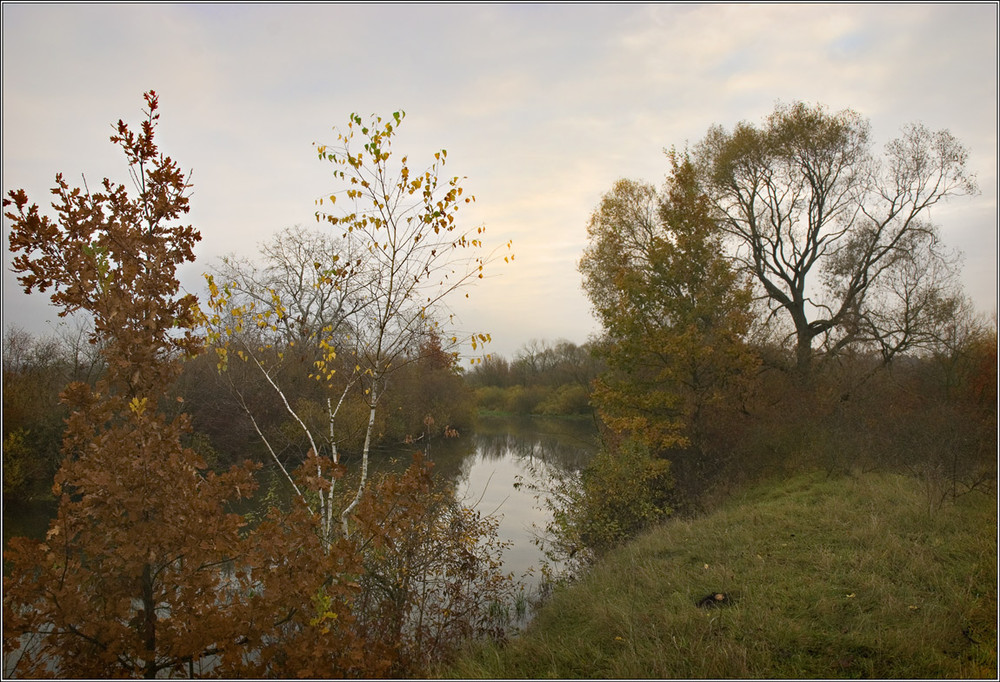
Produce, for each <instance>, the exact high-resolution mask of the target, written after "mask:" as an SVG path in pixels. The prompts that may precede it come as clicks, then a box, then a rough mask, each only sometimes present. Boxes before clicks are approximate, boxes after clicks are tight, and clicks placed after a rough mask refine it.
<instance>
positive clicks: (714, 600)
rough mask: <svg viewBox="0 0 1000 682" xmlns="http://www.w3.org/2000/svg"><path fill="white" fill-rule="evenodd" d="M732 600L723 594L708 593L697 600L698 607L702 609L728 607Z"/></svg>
mask: <svg viewBox="0 0 1000 682" xmlns="http://www.w3.org/2000/svg"><path fill="white" fill-rule="evenodd" d="M732 603H733V602H732V599H730V598H729V595H728V594H726V593H725V592H710V593H709V594H706V595H705V596H704V597H702V598H701V599H699V600H698V606H699V607H701V608H703V609H712V608H716V607H718V606H729V605H730V604H732Z"/></svg>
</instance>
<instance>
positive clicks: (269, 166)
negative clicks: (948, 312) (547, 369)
mask: <svg viewBox="0 0 1000 682" xmlns="http://www.w3.org/2000/svg"><path fill="white" fill-rule="evenodd" d="M148 89H155V90H156V91H157V92H158V93H159V95H160V107H161V120H160V127H159V131H158V135H159V141H160V144H161V149H162V150H163V151H164V152H165V153H167V154H169V155H170V156H172V157H173V158H175V159H176V160H177V161H178V162H179V163H180V164H181V166H182V167H184V168H188V169H193V173H194V174H193V182H194V195H193V198H192V205H193V208H192V212H191V214H190V221H191V222H192V223H193V224H194V225H195V227H197V228H198V229H200V230H201V233H202V237H203V239H202V241H201V242H200V244H199V246H198V249H197V255H198V262H197V263H196V264H195V265H193V266H190V267H187V268H185V270H184V271H183V277H182V280H183V284H184V285H185V287H186V288H188V289H189V290H191V291H195V292H200V291H201V279H200V273H201V272H203V271H204V270H205V269H207V267H208V266H209V265H210V264H211V263H212V262H213V261H215V260H216V259H217V258H218V257H220V256H221V255H223V254H226V253H237V254H241V255H248V256H249V255H253V254H254V253H255V252H256V246H257V245H258V244H259V243H260V242H261V241H264V240H267V239H268V238H269V237H270V236H271V235H272V234H273V233H274V232H276V231H278V230H280V229H282V228H284V227H287V226H291V225H295V224H303V225H316V223H315V220H314V217H313V213H314V211H315V207H314V203H313V202H314V200H315V199H316V198H317V197H319V196H322V195H325V194H329V192H330V190H331V188H332V187H334V185H333V183H332V181H331V178H330V175H329V165H328V164H324V163H322V162H320V161H318V160H317V158H316V153H315V150H314V148H313V143H314V142H320V143H322V142H333V141H334V135H333V133H332V128H333V127H334V126H341V127H343V126H344V125H345V124H346V122H347V119H348V115H349V114H350V113H352V112H357V113H359V114H361V115H362V116H367V115H369V114H372V113H379V114H383V115H389V114H391V112H392V111H395V110H397V109H403V110H405V111H406V113H407V117H406V121H405V123H404V124H403V126H402V128H401V129H400V133H399V138H398V140H397V141H396V143H395V147H394V148H395V149H396V150H397V151H399V152H408V153H409V154H410V160H411V162H412V163H414V165H416V166H421V167H422V166H423V165H425V164H424V163H423V162H419V160H421V159H429V158H430V155H431V154H433V152H434V151H436V150H437V149H441V148H445V149H447V150H448V166H447V167H446V173H447V174H448V175H452V174H455V175H462V176H467V178H468V179H467V180H466V181H465V187H466V191H469V192H472V193H473V194H475V196H476V199H477V201H476V203H475V204H473V205H472V206H471V207H470V208H468V209H466V208H463V211H462V212H460V213H459V217H460V219H461V220H465V221H467V222H466V224H467V225H470V226H472V225H478V224H480V223H482V224H485V225H486V228H487V232H486V243H487V245H488V246H489V245H491V244H492V245H499V244H503V243H505V242H506V241H507V240H509V239H510V240H513V242H514V247H513V250H514V252H515V254H516V258H515V260H514V262H513V264H511V265H502V264H501V267H496V268H494V269H493V272H492V273H491V274H492V275H493V276H491V277H489V278H488V279H486V280H485V281H483V282H482V283H481V284H480V285H478V286H477V288H476V289H474V290H473V291H472V292H471V294H472V295H471V299H470V304H468V305H466V304H464V302H463V304H461V305H456V306H455V307H454V308H455V311H456V312H457V313H458V316H459V318H460V320H461V322H460V325H461V328H463V329H465V330H469V331H472V330H475V331H486V332H489V333H491V334H492V337H493V341H494V343H493V344H492V351H493V352H499V353H502V354H504V355H506V356H508V357H510V356H511V355H513V354H514V353H515V352H516V350H517V349H518V348H519V347H520V346H521V345H522V344H523V343H524V342H526V341H528V340H530V339H533V338H536V339H548V340H556V339H559V338H565V339H568V340H571V341H573V342H576V343H582V342H584V341H586V340H587V338H588V335H590V334H593V333H594V332H596V331H597V326H596V324H595V322H594V321H593V318H592V315H591V313H590V308H589V304H588V302H587V300H586V298H585V297H584V295H583V293H582V290H581V288H580V276H579V274H578V272H577V270H576V264H577V261H578V260H579V258H580V255H581V253H582V251H583V248H584V246H585V243H586V225H587V221H588V218H589V216H590V214H591V212H592V211H593V209H594V208H595V207H596V205H597V203H598V201H599V200H600V197H601V195H602V194H603V193H604V192H606V191H608V190H609V189H610V188H611V186H612V184H613V183H614V182H615V180H617V179H619V178H622V177H630V178H635V179H642V180H647V181H650V182H654V183H656V184H660V183H661V181H662V179H663V177H664V173H665V172H666V170H667V165H668V164H667V161H666V159H665V157H664V155H663V149H664V148H666V147H670V146H677V147H679V148H680V147H683V146H684V145H685V144H686V143H690V144H694V143H696V142H697V141H698V140H700V139H701V138H702V137H703V136H704V134H705V132H706V131H707V129H708V127H709V126H710V125H712V124H716V123H717V124H721V125H723V126H724V127H726V128H729V129H731V128H732V127H733V125H735V124H736V123H737V122H739V121H741V120H746V121H751V122H754V123H759V122H760V121H761V120H762V119H763V118H764V117H765V116H766V115H767V114H769V113H770V112H771V111H773V109H774V106H775V104H776V103H777V102H779V101H780V102H786V103H787V102H793V101H797V100H803V101H806V102H810V103H816V102H818V103H822V104H825V105H827V106H828V107H830V109H831V110H833V111H838V110H840V109H844V108H852V109H855V110H856V111H858V112H859V113H861V114H862V115H863V116H865V117H867V118H868V119H870V121H871V124H872V130H873V133H874V135H875V137H876V138H877V140H879V142H880V144H881V143H883V142H885V141H887V140H888V139H890V138H892V137H894V136H896V135H897V134H898V132H899V130H900V127H901V126H903V125H904V124H906V123H909V122H913V121H921V122H923V123H925V124H926V125H927V126H928V127H930V128H932V129H940V128H948V129H949V130H951V132H952V133H953V134H955V135H956V136H957V137H958V138H959V139H960V140H961V141H962V142H964V143H965V144H966V145H967V146H968V147H969V149H970V151H971V154H970V166H971V168H972V169H973V171H974V172H976V174H977V175H978V178H979V184H980V187H981V190H982V192H981V194H980V195H979V196H977V197H974V198H963V199H958V200H955V201H952V202H951V203H949V204H947V205H945V206H942V207H936V208H935V212H934V213H933V214H932V216H931V217H932V218H933V220H934V222H936V223H937V224H939V225H940V226H941V228H942V233H943V235H944V237H945V240H946V241H947V243H948V244H949V245H950V246H952V247H954V248H957V249H960V250H961V251H963V252H964V253H965V262H964V268H963V276H962V279H963V282H964V285H965V288H966V292H967V293H968V294H969V295H970V296H971V297H972V298H973V300H974V301H975V303H976V305H977V306H978V308H979V309H980V310H981V311H982V312H984V313H987V314H990V313H992V312H993V311H995V309H996V300H997V295H996V289H997V203H996V202H997V5H996V4H994V3H982V4H966V5H961V4H954V3H948V4H940V5H934V4H912V5H911V4H876V3H866V4H851V5H842V4H831V5H818V4H805V5H788V4H767V5H753V4H738V5H723V4H706V5H693V4H683V5H670V4H656V5H633V4H616V5H594V4H586V5H564V4H559V5H534V4H518V5H482V4H475V5H469V6H463V5H452V4H447V5H398V4H397V5H386V6H383V5H317V4H305V5H291V4H281V5H270V4H259V5H240V4H226V5H207V4H188V5H172V4H152V3H150V4H143V5H119V4H115V5H94V4H86V5H49V4H16V3H6V4H4V5H3V145H2V150H3V191H4V194H5V195H6V192H7V191H8V190H10V189H15V188H24V189H25V190H27V191H28V194H29V197H30V198H31V199H32V200H33V201H36V202H38V203H40V204H43V205H45V204H46V203H47V202H48V201H49V194H48V189H49V188H50V187H51V186H52V184H53V178H54V176H55V173H56V172H58V171H62V172H64V173H65V174H66V176H67V179H68V180H69V181H70V182H73V183H79V182H80V178H81V174H82V173H85V174H86V176H87V178H88V181H89V182H90V183H92V184H96V183H97V181H98V180H99V179H100V178H103V177H105V176H108V177H111V178H112V179H116V180H118V181H122V182H124V181H125V180H126V175H125V167H124V161H123V158H122V156H121V155H120V152H119V151H118V150H117V148H116V147H114V146H113V145H111V144H110V143H109V142H108V137H109V135H110V134H111V132H112V130H111V127H110V124H111V123H112V122H114V121H117V120H118V119H119V118H123V119H125V120H126V121H130V122H133V123H138V121H139V120H140V117H141V113H140V112H141V109H142V93H143V92H144V91H146V90H148ZM463 214H464V215H463ZM8 232H9V221H8V220H7V219H6V218H5V219H4V275H3V318H4V325H5V327H6V326H7V325H8V324H11V323H14V324H19V325H21V326H23V327H26V328H28V329H29V330H31V331H34V332H39V333H46V332H51V331H52V325H53V324H54V323H55V322H56V321H57V317H56V310H55V309H54V308H52V307H51V306H49V305H47V302H46V301H47V299H46V298H45V297H41V298H40V297H37V296H33V297H30V298H29V297H27V296H25V295H24V294H22V293H21V292H20V290H19V288H18V286H17V283H16V280H15V279H14V277H13V275H12V274H11V273H10V269H9V263H10V254H9V252H8V251H7V248H6V246H7V239H6V237H7V234H8Z"/></svg>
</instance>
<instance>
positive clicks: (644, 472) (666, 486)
mask: <svg viewBox="0 0 1000 682" xmlns="http://www.w3.org/2000/svg"><path fill="white" fill-rule="evenodd" d="M581 485H582V490H583V499H582V500H581V502H582V505H581V508H580V514H579V519H578V523H579V526H580V531H581V532H580V539H581V541H582V542H583V544H584V545H585V546H587V547H589V548H591V549H593V550H595V552H597V553H601V552H603V551H605V550H608V549H611V548H612V547H615V546H617V545H619V544H621V543H622V542H624V541H625V540H628V539H630V538H632V537H634V536H635V535H636V534H638V533H639V532H640V531H641V530H643V529H645V528H648V527H649V526H651V525H653V524H654V523H657V522H658V521H660V520H662V519H663V518H664V517H666V516H668V515H669V514H670V513H671V511H672V510H671V508H670V505H669V502H668V498H669V495H670V491H671V489H672V488H673V480H672V478H671V475H670V461H669V460H666V459H660V458H658V457H655V456H653V455H652V454H651V453H650V451H649V448H648V447H647V446H646V445H644V444H641V443H639V442H636V441H631V440H630V441H626V442H625V443H623V444H622V446H621V448H620V449H619V450H618V451H617V452H608V451H607V450H602V451H601V452H599V453H598V454H597V455H596V456H595V457H594V459H593V461H592V462H591V464H590V466H589V467H587V468H586V469H585V470H584V471H583V478H582V481H581Z"/></svg>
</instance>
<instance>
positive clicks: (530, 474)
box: [435, 418, 597, 587]
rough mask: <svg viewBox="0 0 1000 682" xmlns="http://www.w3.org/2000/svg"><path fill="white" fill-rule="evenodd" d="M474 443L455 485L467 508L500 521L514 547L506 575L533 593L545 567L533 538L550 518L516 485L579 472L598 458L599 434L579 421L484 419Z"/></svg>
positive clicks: (502, 534) (507, 560)
mask: <svg viewBox="0 0 1000 682" xmlns="http://www.w3.org/2000/svg"><path fill="white" fill-rule="evenodd" d="M471 440H472V445H473V446H474V447H473V448H472V451H471V452H469V453H468V454H466V455H465V456H464V457H463V458H462V460H461V463H460V467H459V471H458V472H457V475H455V477H454V478H453V479H452V480H453V481H454V482H455V487H456V490H457V493H458V495H459V497H460V499H463V500H464V501H465V504H468V505H470V506H473V507H475V508H476V509H477V510H479V511H480V512H482V513H484V514H492V515H496V516H497V517H498V519H499V521H500V526H499V534H500V538H501V539H502V540H504V541H507V542H510V543H511V546H510V548H509V549H508V550H507V551H506V552H505V553H504V565H505V568H506V570H508V571H511V572H513V573H514V576H515V578H517V579H523V581H524V582H525V583H526V585H527V586H529V587H534V586H535V585H537V580H538V577H539V575H538V570H539V569H540V566H541V561H542V554H541V551H540V550H539V549H538V547H537V546H535V544H534V537H535V533H536V532H538V530H540V529H542V528H544V527H545V525H546V523H547V522H548V520H549V518H548V517H549V513H548V511H546V510H544V509H543V508H542V507H543V505H542V504H540V503H539V501H538V500H536V499H535V493H534V492H532V491H531V490H530V488H529V486H527V485H526V486H520V487H515V483H516V482H517V481H518V480H519V479H522V478H523V480H524V482H525V483H529V484H530V483H539V484H544V483H545V482H546V479H547V477H548V475H549V474H550V473H553V471H554V470H559V471H571V472H572V471H579V470H580V469H581V468H583V467H584V466H585V465H586V464H587V462H588V461H589V460H590V458H591V457H593V455H594V453H595V452H596V449H597V431H596V429H595V428H594V426H593V424H592V423H591V422H586V421H578V420H559V419H537V418H520V419H508V418H492V419H486V418H484V419H482V420H481V421H480V423H479V425H478V428H477V430H476V433H475V434H474V435H473V436H472V439H471ZM435 461H437V460H435Z"/></svg>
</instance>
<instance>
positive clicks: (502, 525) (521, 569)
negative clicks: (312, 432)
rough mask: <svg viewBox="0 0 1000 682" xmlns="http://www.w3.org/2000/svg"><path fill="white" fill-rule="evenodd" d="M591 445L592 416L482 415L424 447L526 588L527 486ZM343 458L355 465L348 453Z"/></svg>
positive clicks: (22, 526)
mask: <svg viewBox="0 0 1000 682" xmlns="http://www.w3.org/2000/svg"><path fill="white" fill-rule="evenodd" d="M596 450H597V431H596V429H595V427H594V425H593V423H592V422H591V421H590V420H585V419H581V420H577V419H547V418H529V417H522V418H516V417H481V418H480V420H479V424H478V425H477V427H476V429H475V431H474V432H472V433H465V434H463V435H462V436H461V437H459V438H457V439H454V440H448V441H437V442H435V443H432V445H431V447H430V452H429V455H430V458H431V459H432V460H433V462H434V465H435V468H434V471H435V475H436V476H442V477H446V478H448V479H449V480H451V481H452V482H453V483H454V485H455V488H456V492H457V494H458V496H459V499H461V500H463V501H464V503H465V504H467V505H468V506H471V507H474V508H475V509H477V510H478V511H480V512H482V513H483V514H489V515H494V516H496V517H497V518H498V520H499V529H498V530H499V536H500V539H501V540H503V541H507V542H510V543H511V546H510V547H509V548H508V549H507V550H506V551H505V553H504V564H505V570H506V571H510V572H513V573H514V577H515V578H516V579H518V580H521V579H522V577H523V576H525V574H526V573H528V572H529V571H533V572H534V575H529V576H528V577H527V578H525V579H524V582H525V583H526V585H528V586H533V585H535V584H536V582H537V577H538V575H537V572H538V570H539V568H540V566H541V559H542V555H541V551H540V550H539V549H538V548H537V546H536V545H535V544H534V542H533V539H534V537H535V534H536V532H537V531H538V530H541V529H543V528H544V527H545V524H546V523H547V522H548V520H549V514H548V512H547V511H545V510H543V509H542V508H541V504H540V503H539V502H538V501H536V500H535V493H533V492H532V491H531V490H529V489H528V487H529V486H528V485H525V486H523V487H520V488H517V487H515V483H517V481H518V480H519V478H523V480H524V483H525V484H530V483H542V484H544V478H545V475H546V474H547V473H548V472H551V471H553V470H558V471H568V472H578V471H580V470H581V469H582V468H583V467H584V466H585V465H586V464H587V462H589V460H590V458H591V457H592V456H593V455H594V453H595V452H596ZM388 460H389V458H385V457H383V458H382V459H381V460H379V459H376V460H375V461H373V463H372V466H373V468H374V469H375V470H378V469H387V468H391V469H395V470H401V469H402V468H404V467H405V465H406V464H408V462H409V457H408V456H407V455H406V454H405V453H400V456H399V457H396V458H393V462H392V463H390V462H389V461H388ZM344 463H345V464H346V465H347V466H348V468H349V469H351V468H353V466H352V462H351V461H350V458H347V457H345V461H344ZM55 510H56V505H55V503H54V502H50V503H44V502H43V503H30V504H27V505H18V506H13V505H7V504H5V505H4V508H3V539H4V545H5V546H6V541H7V539H8V538H9V537H12V536H18V535H27V536H29V537H36V538H41V537H44V536H45V532H46V530H47V529H48V523H49V520H50V519H51V518H52V517H53V516H54V515H55Z"/></svg>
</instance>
